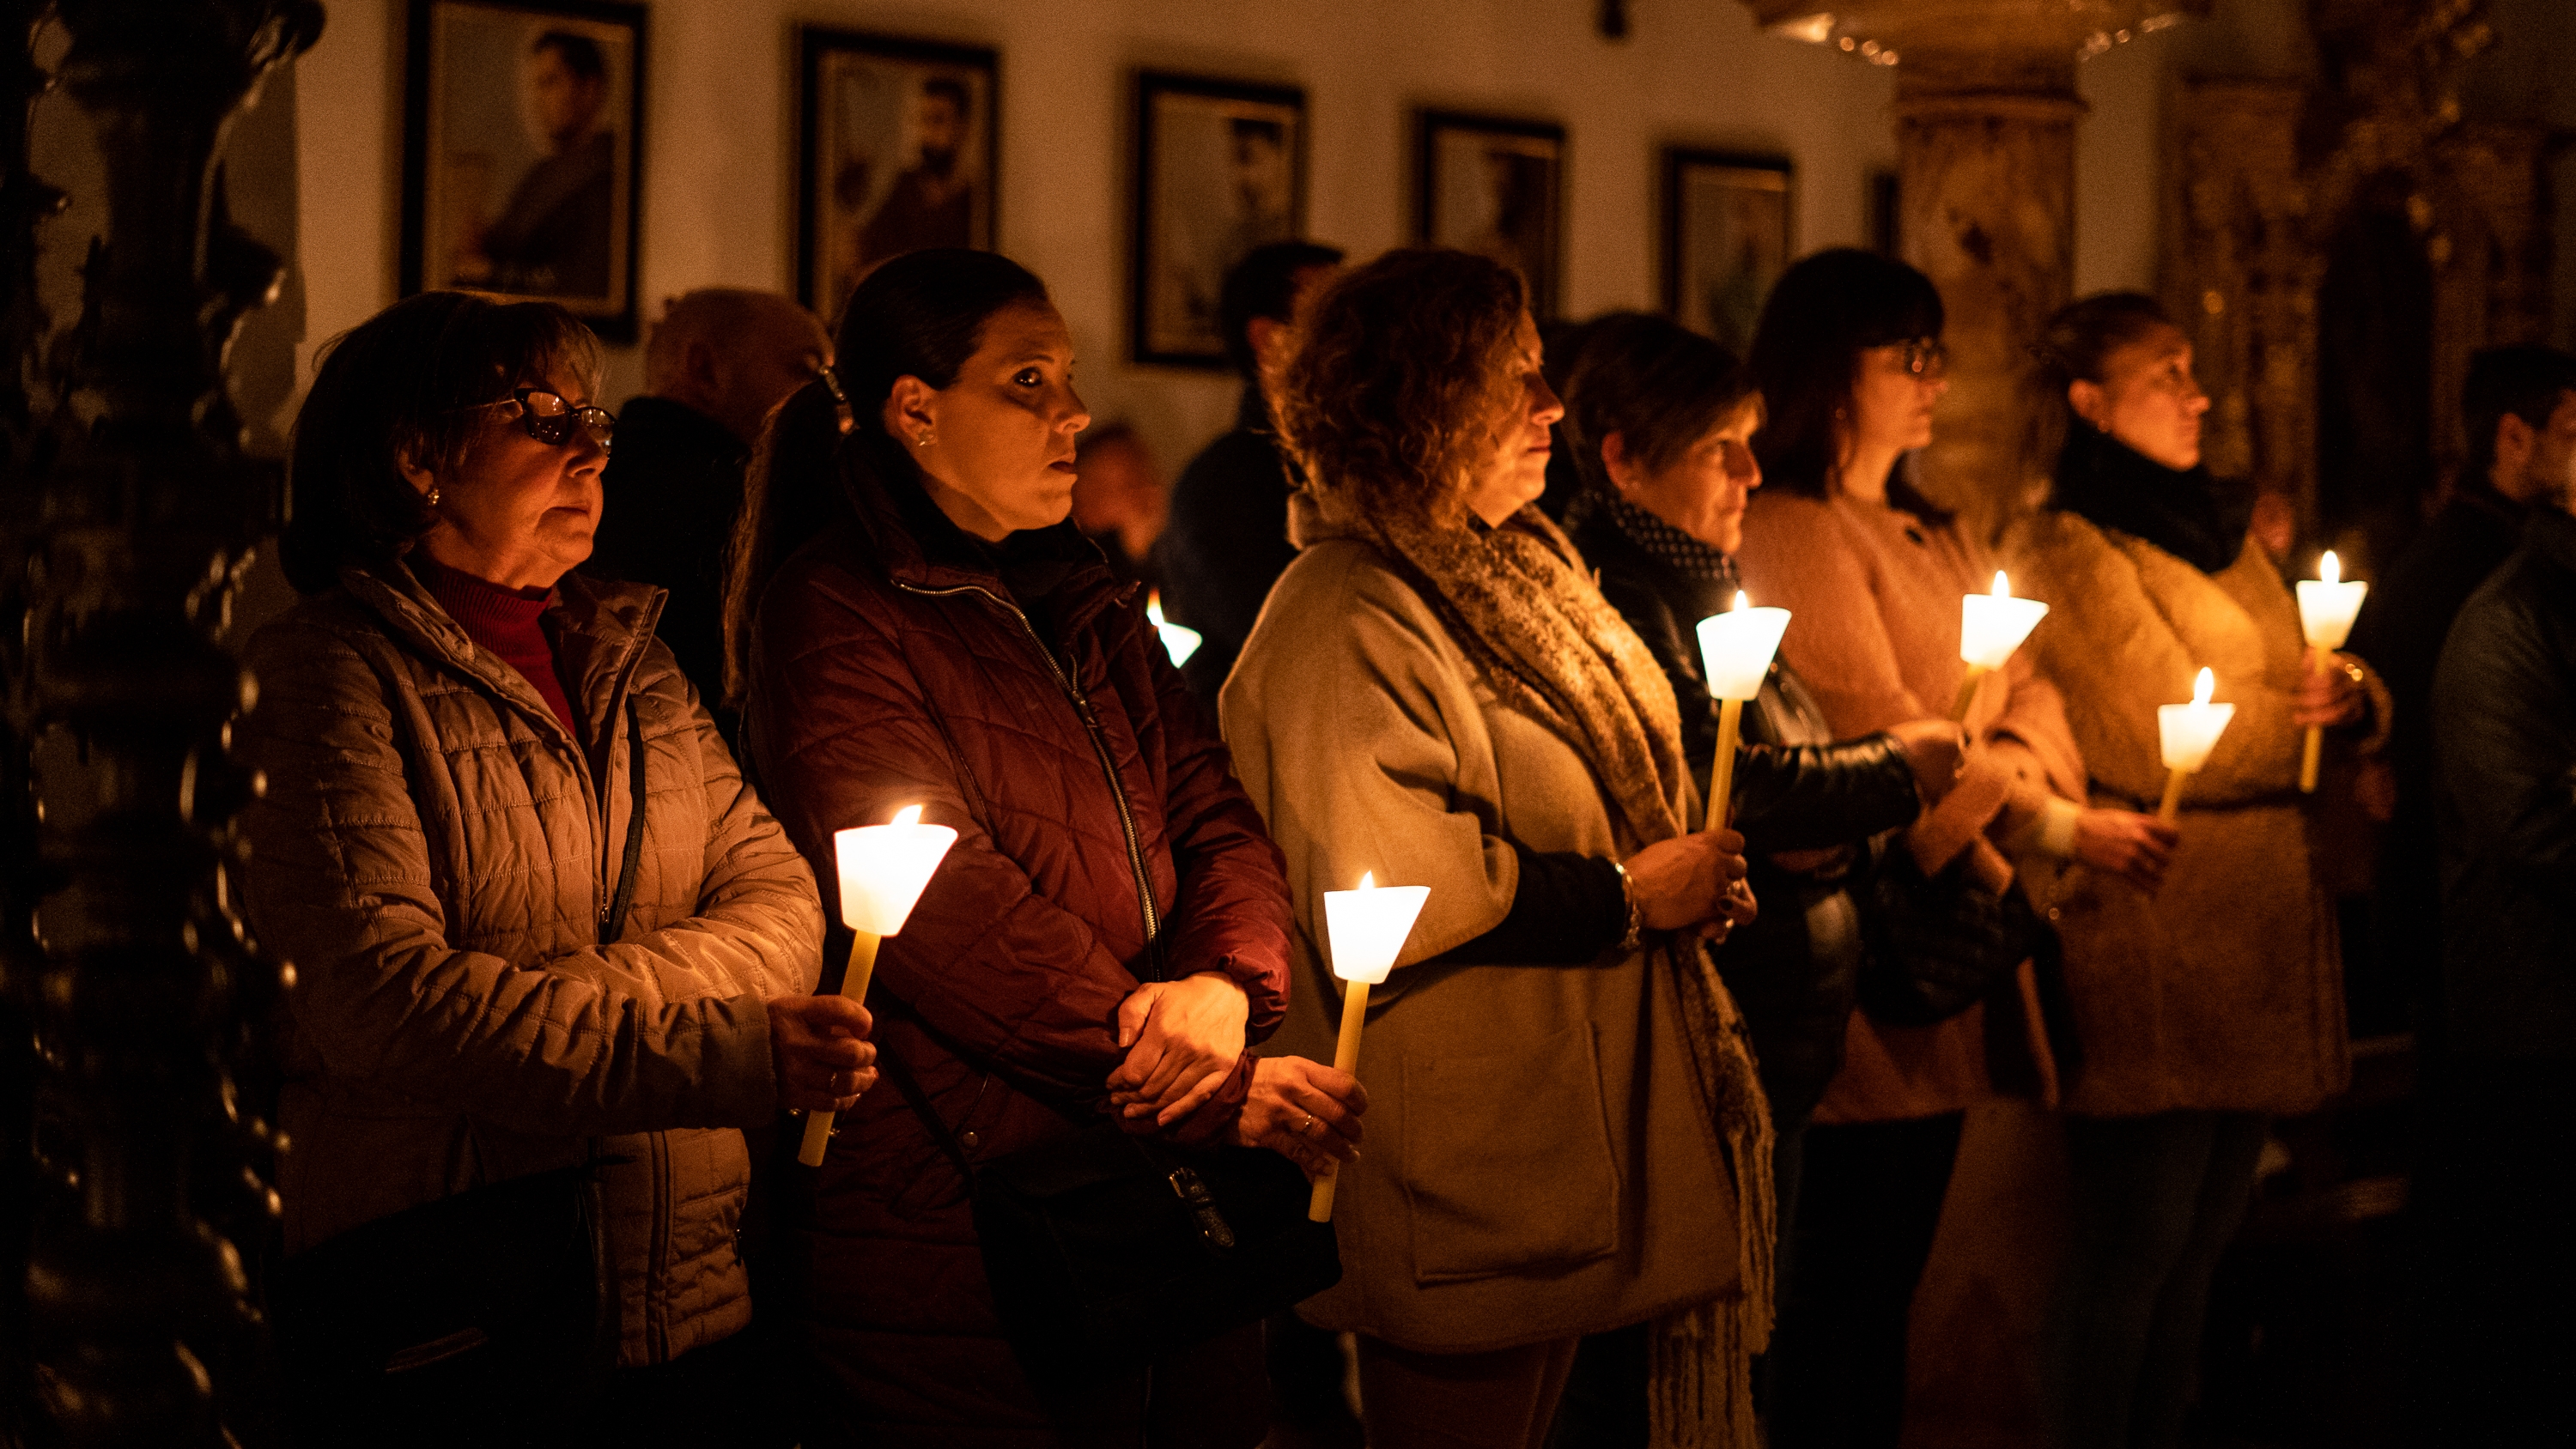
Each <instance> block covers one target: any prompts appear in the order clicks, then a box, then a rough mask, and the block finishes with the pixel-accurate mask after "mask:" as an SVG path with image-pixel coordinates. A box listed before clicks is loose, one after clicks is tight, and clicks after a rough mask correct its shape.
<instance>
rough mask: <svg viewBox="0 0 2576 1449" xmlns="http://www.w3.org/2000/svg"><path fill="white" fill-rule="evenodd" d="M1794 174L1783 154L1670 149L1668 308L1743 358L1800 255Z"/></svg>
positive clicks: (1667, 168)
mask: <svg viewBox="0 0 2576 1449" xmlns="http://www.w3.org/2000/svg"><path fill="white" fill-rule="evenodd" d="M1789 178H1790V168H1789V162H1788V161H1787V160H1785V159H1783V158H1780V157H1775V156H1739V155H1732V154H1729V153H1726V152H1720V151H1694V150H1688V149H1684V148H1681V147H1674V148H1671V149H1668V150H1666V151H1665V152H1664V310H1665V312H1666V313H1667V314H1668V315H1670V316H1671V317H1672V319H1673V320H1674V321H1676V322H1679V323H1681V324H1682V325H1683V326H1685V327H1688V328H1690V329H1691V330H1693V331H1695V332H1701V333H1705V334H1706V335H1708V336H1710V337H1714V338H1716V339H1717V340H1718V341H1719V342H1721V343H1723V344H1724V345H1725V346H1726V348H1727V349H1728V350H1729V351H1731V352H1733V353H1734V354H1735V355H1736V356H1738V357H1742V356H1744V355H1745V354H1746V353H1747V352H1748V351H1750V350H1751V349H1752V346H1753V329H1754V325H1755V324H1756V323H1757V322H1759V321H1760V320H1761V317H1762V299H1763V298H1764V297H1766V296H1769V295H1770V292H1771V284H1772V283H1773V282H1776V281H1778V280H1779V279H1780V274H1781V273H1782V272H1784V271H1786V270H1788V267H1789V262H1790V260H1791V259H1792V258H1793V257H1794V256H1795V255H1796V253H1795V252H1794V251H1793V250H1792V248H1791V243H1792V237H1791V232H1790V207H1789V202H1790V195H1789Z"/></svg>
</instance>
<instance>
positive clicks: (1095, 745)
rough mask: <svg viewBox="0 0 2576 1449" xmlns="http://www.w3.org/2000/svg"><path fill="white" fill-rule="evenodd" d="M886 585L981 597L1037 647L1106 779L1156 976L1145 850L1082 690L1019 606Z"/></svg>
mask: <svg viewBox="0 0 2576 1449" xmlns="http://www.w3.org/2000/svg"><path fill="white" fill-rule="evenodd" d="M888 582H890V583H892V584H893V585H894V586H895V587H896V588H898V589H901V590H903V591H904V592H905V593H907V594H919V595H922V596H924V597H927V598H944V597H947V596H949V595H952V594H981V595H983V596H984V597H985V598H987V599H990V600H992V601H993V602H994V603H995V604H998V605H1000V606H1001V607H1002V608H1003V609H1005V610H1007V611H1008V612H1009V613H1010V616H1011V617H1012V618H1014V619H1017V620H1019V621H1020V630H1021V632H1023V633H1025V634H1027V635H1028V636H1029V642H1030V643H1031V644H1034V645H1036V646H1037V650H1038V657H1039V658H1041V659H1044V660H1045V661H1046V666H1047V673H1049V674H1052V675H1054V676H1055V682H1056V687H1057V688H1058V689H1061V690H1063V691H1064V697H1065V700H1066V701H1067V702H1068V703H1070V704H1071V705H1072V706H1073V712H1074V714H1075V716H1076V717H1078V718H1079V719H1081V721H1082V728H1083V732H1084V733H1086V734H1088V735H1089V736H1091V749H1092V753H1094V754H1096V755H1098V756H1099V757H1100V773H1101V774H1102V775H1104V776H1106V777H1108V780H1109V798H1110V799H1111V800H1112V801H1114V802H1115V803H1116V804H1117V806H1118V825H1119V828H1120V829H1122V830H1124V831H1125V832H1126V834H1127V865H1128V868H1129V869H1131V870H1133V871H1134V872H1135V873H1136V904H1137V906H1138V907H1139V908H1141V909H1142V910H1143V912H1144V915H1145V945H1146V947H1147V948H1148V949H1149V950H1150V951H1152V953H1153V955H1154V959H1155V965H1156V968H1157V971H1158V973H1159V970H1160V967H1161V964H1162V951H1161V942H1160V937H1161V935H1162V927H1163V923H1162V917H1161V916H1160V915H1159V914H1158V913H1157V912H1156V911H1155V909H1154V882H1153V877H1152V876H1151V875H1149V874H1148V873H1147V872H1146V870H1145V847H1144V845H1143V844H1142V843H1141V842H1140V841H1139V839H1138V837H1137V835H1136V817H1135V815H1134V814H1133V813H1131V812H1130V811H1129V810H1128V808H1127V785H1126V782H1125V781H1123V780H1122V779H1120V778H1119V775H1118V761H1117V759H1116V757H1115V756H1113V755H1111V754H1110V753H1109V741H1108V739H1107V738H1106V737H1105V736H1104V734H1103V733H1102V731H1101V728H1100V717H1099V716H1098V715H1096V714H1094V713H1092V710H1091V701H1090V700H1088V699H1086V698H1084V697H1083V693H1082V691H1081V690H1079V689H1077V688H1075V687H1074V683H1073V680H1072V678H1071V677H1070V676H1068V675H1067V674H1066V673H1065V672H1064V666H1063V665H1061V664H1058V663H1056V662H1055V654H1054V653H1053V651H1051V650H1049V649H1048V648H1047V647H1046V641H1045V640H1044V639H1041V638H1039V637H1038V630H1037V626H1036V625H1034V624H1032V623H1030V622H1029V616H1028V615H1027V614H1026V613H1025V612H1023V611H1022V610H1021V608H1020V606H1019V605H1017V604H1014V603H1012V602H1011V601H1010V600H1008V599H1005V598H1003V597H1002V596H1001V595H999V594H996V593H994V592H993V591H992V590H990V589H987V588H984V587H982V586H980V585H976V584H962V585H960V586H958V587H956V588H953V589H923V588H915V587H914V586H913V585H911V584H907V583H905V582H903V581H902V580H900V579H893V580H889V581H888Z"/></svg>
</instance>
